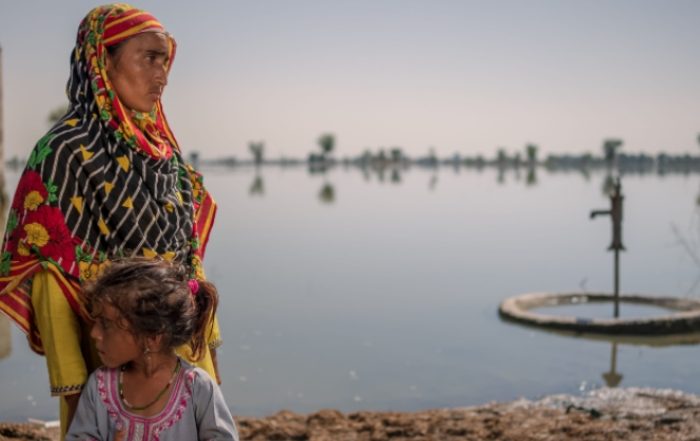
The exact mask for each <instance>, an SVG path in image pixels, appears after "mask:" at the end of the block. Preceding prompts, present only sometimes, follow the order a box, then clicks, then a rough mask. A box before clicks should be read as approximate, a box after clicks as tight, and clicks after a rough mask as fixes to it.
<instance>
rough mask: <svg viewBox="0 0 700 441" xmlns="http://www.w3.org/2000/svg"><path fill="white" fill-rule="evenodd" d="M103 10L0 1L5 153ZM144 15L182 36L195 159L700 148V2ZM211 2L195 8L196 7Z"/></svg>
mask: <svg viewBox="0 0 700 441" xmlns="http://www.w3.org/2000/svg"><path fill="white" fill-rule="evenodd" d="M96 4H98V3H95V2H91V1H82V0H79V1H77V0H76V1H60V2H59V1H48V0H46V1H29V0H28V1H21V2H18V1H16V0H0V45H2V49H3V77H4V106H5V149H6V156H8V157H9V156H12V155H14V154H17V155H20V156H24V155H26V152H27V151H28V150H29V149H30V148H31V147H32V146H33V145H34V143H35V142H36V140H37V139H38V138H39V137H40V136H41V135H42V134H43V132H44V131H45V130H46V129H47V128H48V123H47V115H48V113H49V111H50V110H51V109H53V108H55V107H57V106H59V105H61V104H62V103H64V102H65V101H66V98H65V92H64V90H65V83H66V80H67V78H68V70H69V66H68V60H69V53H70V51H71V49H72V47H73V44H74V41H75V33H76V29H77V26H78V23H79V22H80V20H81V19H82V17H83V16H84V15H85V14H86V13H87V12H88V10H89V9H90V8H91V7H93V6H95V5H96ZM134 5H136V6H138V7H141V8H144V9H146V10H148V11H150V12H151V13H153V14H154V15H155V16H156V17H158V18H159V19H160V21H161V22H162V23H163V24H164V25H165V27H166V28H167V29H168V30H169V31H170V32H171V33H172V34H173V35H174V36H175V38H176V39H177V41H178V53H177V57H176V59H175V63H174V66H173V70H172V73H171V76H170V83H169V85H168V88H167V89H166V92H165V96H164V105H165V111H166V115H167V116H168V119H169V121H170V123H171V126H172V128H173V131H174V132H175V135H176V137H177V138H178V139H179V141H180V144H181V146H182V147H183V150H184V151H185V152H188V151H191V150H199V151H200V152H201V154H202V155H203V156H205V157H212V156H221V155H234V156H236V157H239V158H241V157H248V156H249V152H248V147H247V144H248V142H249V141H264V142H265V144H266V152H267V155H268V156H272V157H278V156H280V155H287V156H305V155H306V154H307V153H308V152H309V151H310V150H311V149H315V148H317V146H316V140H317V138H318V136H319V135H320V134H321V133H324V132H332V133H334V134H335V135H336V137H337V140H338V145H337V153H338V155H341V156H345V155H354V154H359V153H361V152H362V151H363V150H364V149H366V148H371V149H376V148H379V147H387V148H389V147H393V146H400V147H403V148H404V150H405V151H406V152H408V153H409V154H412V155H417V154H424V153H426V152H427V151H428V149H429V148H430V147H434V148H435V150H436V152H437V153H438V154H439V155H440V156H448V155H452V154H453V153H455V152H460V153H462V154H469V155H471V154H476V153H482V154H486V155H489V156H490V155H493V153H494V151H495V149H496V148H498V147H505V148H506V149H507V150H509V151H516V150H522V149H523V146H524V145H525V144H526V143H529V142H534V143H536V144H538V145H539V146H540V149H541V152H543V153H545V154H546V153H562V152H572V153H580V152H585V151H590V152H594V153H598V152H599V151H601V144H602V140H603V139H604V138H606V137H619V138H622V139H624V141H625V145H624V147H623V149H624V150H626V151H634V152H638V151H644V152H648V153H652V154H653V153H657V152H659V151H662V150H664V151H669V152H674V153H681V152H691V153H697V152H698V142H697V137H698V133H700V26H698V19H699V18H700V1H697V0H685V1H684V0H658V1H656V0H655V1H648V0H606V1H604V0H596V1H590V0H585V1H584V0H581V1H573V0H538V1H528V0H513V1H499V0H484V1H467V0H462V1H457V0H455V1H447V0H445V1H440V0H430V1H429V0H424V1H413V0H403V1H399V0H346V1H336V0H313V1H312V0H301V1H292V0H284V1H283V0H278V1H263V0H255V1H253V0H251V1H216V2H214V1H210V2H207V1H201V2H196V3H195V2H173V1H156V0H152V1H150V0H143V1H140V2H138V3H134ZM195 5H196V6H195Z"/></svg>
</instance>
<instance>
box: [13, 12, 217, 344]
mask: <svg viewBox="0 0 700 441" xmlns="http://www.w3.org/2000/svg"><path fill="white" fill-rule="evenodd" d="M142 32H164V28H163V26H162V25H161V24H160V23H159V22H158V20H156V19H155V18H154V17H153V16H152V15H150V14H148V13H147V12H145V11H142V10H139V9H136V8H133V7H132V6H129V5H126V4H114V5H106V6H100V7H97V8H95V9H93V10H92V11H90V13H88V15H87V16H86V17H85V18H84V19H83V21H82V22H81V24H80V27H79V29H78V35H77V41H76V45H75V49H74V50H73V52H72V54H71V62H70V64H71V75H70V79H69V80H68V85H67V90H66V92H67V94H68V99H69V101H70V109H69V111H68V113H67V114H66V115H65V116H64V117H63V118H62V119H61V120H60V121H59V122H58V123H57V124H56V125H55V126H54V127H53V128H52V129H51V130H50V131H49V132H48V133H47V134H46V135H45V136H44V137H43V138H41V139H40V140H39V142H38V143H37V145H36V146H35V148H34V150H33V151H32V153H31V155H30V157H29V159H28V161H27V165H26V168H25V171H24V173H23V175H22V177H21V178H20V181H19V184H18V187H17V190H16V193H15V197H14V199H13V202H12V206H11V207H10V211H9V213H8V222H7V228H6V230H5V237H4V244H3V249H2V256H1V259H0V310H2V311H3V312H5V313H7V314H8V315H9V316H10V317H11V318H12V319H13V320H14V321H16V322H17V323H18V324H19V325H20V327H21V328H22V329H24V330H25V331H26V332H27V333H28V335H29V337H30V342H31V343H32V347H33V349H35V350H36V351H37V352H41V351H42V346H41V340H40V336H39V334H38V331H37V330H36V328H35V326H34V325H33V311H32V308H31V300H30V298H29V291H30V289H31V287H30V286H29V283H27V282H28V281H29V280H30V279H31V276H32V275H33V274H34V273H36V272H37V271H39V270H40V269H42V268H45V269H48V270H50V271H52V272H53V273H54V274H55V275H56V276H57V280H58V281H59V285H60V286H61V287H62V290H63V292H64V294H65V296H66V299H68V301H69V303H70V304H71V306H72V308H73V310H74V311H75V312H76V314H79V315H80V316H85V309H84V305H83V303H82V301H81V299H80V296H79V284H80V282H81V281H83V280H86V279H90V278H91V277H94V275H96V273H97V272H99V268H100V267H101V265H103V264H104V263H106V262H108V261H109V260H111V259H114V258H118V257H124V256H133V255H139V256H147V257H153V258H156V257H161V258H164V259H167V260H175V261H178V262H182V263H185V264H188V265H189V266H190V267H191V268H192V276H193V277H196V278H202V277H203V274H202V268H201V259H202V257H203V255H204V249H205V246H206V243H207V239H208V237H209V231H210V229H211V226H212V224H213V221H214V215H215V212H216V206H215V203H214V201H213V199H212V198H211V197H210V195H209V194H208V193H207V191H206V190H205V189H204V187H203V185H202V178H201V175H200V174H198V173H197V172H196V171H195V170H194V169H193V168H192V167H191V166H190V165H188V164H186V163H185V162H184V161H183V159H182V156H181V154H180V149H179V146H178V144H177V141H176V140H175V137H174V136H173V134H172V132H171V130H170V128H169V126H168V123H167V121H166V119H165V115H164V113H163V109H162V106H161V103H160V100H159V101H158V102H157V103H156V105H155V106H154V108H153V110H152V111H151V112H148V113H141V112H132V111H130V110H129V109H127V108H125V107H124V106H123V104H122V103H121V101H120V100H119V97H118V96H117V95H116V92H115V91H114V89H113V87H112V85H111V83H110V80H109V78H108V76H107V72H106V69H105V65H106V57H107V47H109V46H113V45H116V44H119V43H120V42H123V41H125V40H126V39H128V38H130V37H132V36H134V35H137V34H139V33H142ZM168 41H169V48H170V63H172V59H173V57H174V54H175V42H174V40H173V39H172V38H171V37H170V36H169V35H168ZM169 68H170V66H168V69H169Z"/></svg>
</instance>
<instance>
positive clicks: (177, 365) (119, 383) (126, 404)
mask: <svg viewBox="0 0 700 441" xmlns="http://www.w3.org/2000/svg"><path fill="white" fill-rule="evenodd" d="M179 371H180V359H179V358H178V359H177V360H176V361H175V369H173V373H172V375H171V376H170V379H169V380H168V382H167V383H166V384H165V387H163V389H162V390H161V391H160V392H158V395H156V397H155V398H154V399H153V401H151V402H149V403H148V404H145V405H143V406H134V405H133V404H131V403H129V401H128V400H127V399H126V397H125V396H124V366H122V367H121V369H119V379H118V380H117V389H118V390H119V398H120V399H121V400H122V404H123V405H124V407H126V408H127V409H128V410H146V409H148V408H149V407H151V406H153V405H154V404H156V403H157V402H158V400H160V399H161V398H162V397H163V394H165V392H166V391H167V390H168V389H170V385H171V384H173V381H174V380H175V378H176V377H177V373H178V372H179ZM168 401H170V400H168Z"/></svg>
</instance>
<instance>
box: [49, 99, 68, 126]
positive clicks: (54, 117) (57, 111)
mask: <svg viewBox="0 0 700 441" xmlns="http://www.w3.org/2000/svg"><path fill="white" fill-rule="evenodd" d="M68 109H70V106H68V104H63V105H61V106H58V107H56V108H54V109H53V110H52V111H50V112H49V115H48V116H47V121H48V122H49V124H51V125H54V124H56V123H57V122H58V120H60V119H61V118H63V116H64V115H65V114H66V113H68Z"/></svg>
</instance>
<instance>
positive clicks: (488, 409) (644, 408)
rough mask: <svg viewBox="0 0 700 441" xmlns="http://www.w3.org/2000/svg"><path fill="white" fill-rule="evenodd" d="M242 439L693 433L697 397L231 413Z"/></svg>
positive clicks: (680, 436)
mask: <svg viewBox="0 0 700 441" xmlns="http://www.w3.org/2000/svg"><path fill="white" fill-rule="evenodd" d="M237 422H238V425H239V430H240V434H241V439H242V440H251V441H263V440H280V441H281V440H296V441H301V440H309V441H330V440H333V441H351V440H352V441H354V440H363V441H364V440H366V441H382V440H395V441H403V440H406V441H408V440H411V441H413V440H415V441H418V440H425V441H427V440H436V441H437V440H440V441H443V440H444V441H452V440H475V441H476V440H513V441H515V440H518V441H530V440H531V441H535V440H538V441H542V440H552V441H554V440H557V441H561V440H564V441H566V440H572V441H573V440H591V441H608V440H610V441H612V440H620V439H624V440H628V441H636V440H640V441H641V440H654V441H665V440H669V441H670V440H674V441H678V440H687V441H690V440H695V441H700V397H699V396H697V395H691V394H685V393H682V392H678V391H671V390H658V389H637V388H628V389H600V390H596V391H593V392H591V393H589V394H588V395H586V396H583V397H578V396H570V395H553V396H548V397H546V398H543V399H541V400H536V401H530V400H524V399H523V400H517V401H513V402H509V403H490V404H486V405H482V406H476V407H467V408H455V409H435V410H427V411H421V412H414V413H403V412H401V413H399V412H354V413H349V414H343V413H340V412H337V411H335V410H321V411H319V412H316V413H313V414H308V415H301V414H296V413H292V412H288V411H282V412H279V413H277V414H275V415H272V416H269V417H265V418H247V417H238V418H237ZM18 439H26V440H33V441H34V440H50V441H53V440H56V439H57V436H56V432H55V430H54V431H53V432H51V433H50V432H47V431H46V429H37V428H32V427H31V426H29V425H17V424H0V440H18Z"/></svg>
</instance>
